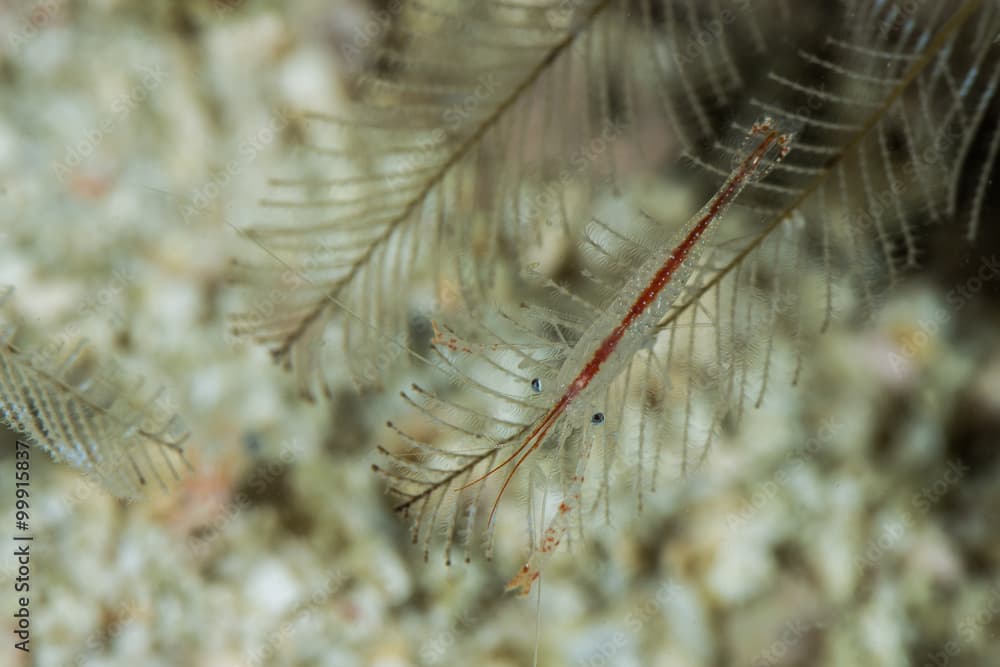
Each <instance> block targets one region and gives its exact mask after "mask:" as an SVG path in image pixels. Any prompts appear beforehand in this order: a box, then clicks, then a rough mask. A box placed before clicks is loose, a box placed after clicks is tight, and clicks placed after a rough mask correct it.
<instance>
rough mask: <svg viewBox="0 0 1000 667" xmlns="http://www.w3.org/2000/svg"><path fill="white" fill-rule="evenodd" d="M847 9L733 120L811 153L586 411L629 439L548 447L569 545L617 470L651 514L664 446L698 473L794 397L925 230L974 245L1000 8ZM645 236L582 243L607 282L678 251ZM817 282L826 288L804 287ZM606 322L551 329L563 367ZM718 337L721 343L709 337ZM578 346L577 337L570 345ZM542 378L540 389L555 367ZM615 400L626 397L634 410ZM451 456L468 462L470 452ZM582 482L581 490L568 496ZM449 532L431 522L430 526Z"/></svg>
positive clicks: (915, 255) (992, 114)
mask: <svg viewBox="0 0 1000 667" xmlns="http://www.w3.org/2000/svg"><path fill="white" fill-rule="evenodd" d="M848 4H849V5H850V6H849V7H847V8H846V9H845V13H844V17H845V25H844V27H843V29H842V30H840V31H836V32H834V33H832V34H831V35H830V36H829V37H828V38H827V40H826V41H825V43H824V44H823V45H822V48H819V49H817V48H815V45H808V47H809V48H806V46H807V45H803V48H802V49H801V50H800V51H801V52H800V53H799V55H798V57H797V61H798V62H797V63H790V62H783V63H779V64H778V66H776V67H775V68H774V71H773V72H772V74H771V76H770V86H769V87H768V86H761V87H760V89H759V90H758V91H756V92H755V93H754V95H753V96H752V97H749V98H748V99H747V100H746V101H745V102H746V104H745V105H744V106H746V107H747V109H746V110H745V111H744V112H742V113H739V114H737V115H736V116H735V117H737V118H740V117H748V115H749V114H751V113H752V114H756V115H759V114H760V113H762V112H763V113H768V114H772V115H774V116H775V118H776V120H777V121H778V122H779V123H789V122H791V123H794V124H797V125H798V126H800V132H799V137H798V138H797V141H796V150H795V151H794V153H793V155H792V157H791V158H790V159H789V160H787V161H785V162H784V163H782V164H780V165H777V166H776V168H775V169H774V171H773V173H772V176H771V178H769V179H768V180H767V181H766V182H761V183H754V184H750V185H749V186H748V190H749V192H748V193H747V195H746V196H745V200H744V201H743V202H741V203H745V204H746V205H747V209H748V210H749V211H750V212H751V213H752V215H751V216H745V217H744V219H743V220H742V221H741V222H739V223H732V224H730V225H729V228H728V229H727V233H726V234H725V236H727V237H728V238H729V240H728V242H726V243H720V244H718V245H716V246H715V247H714V249H713V251H712V252H711V253H710V254H708V255H706V257H705V260H704V262H703V263H701V264H700V265H699V268H698V270H697V271H694V272H693V273H692V274H691V276H690V277H689V279H688V280H687V282H686V283H684V284H683V286H682V288H681V289H680V291H678V292H676V293H675V294H674V297H675V300H674V301H673V302H672V303H671V306H670V308H669V311H668V312H667V313H666V314H665V316H664V317H663V319H662V320H661V321H660V323H659V326H658V327H657V328H656V329H655V331H654V332H653V333H652V334H651V340H650V342H649V344H648V345H647V346H645V347H642V346H640V347H639V348H636V349H635V350H634V351H633V353H632V354H631V356H630V357H629V358H628V359H626V360H624V361H623V363H622V364H621V365H620V366H619V367H618V375H617V378H616V380H615V381H614V382H609V383H607V384H606V385H605V389H606V392H607V393H605V394H604V395H602V396H601V397H600V398H599V399H598V400H596V401H594V402H588V403H587V405H586V409H595V406H597V405H599V404H605V405H608V406H614V407H606V408H601V409H602V410H603V413H602V422H603V420H604V419H606V418H607V419H612V415H619V416H618V417H617V425H618V430H615V431H611V430H605V431H604V433H605V434H608V433H614V434H615V436H614V437H610V436H606V441H605V442H602V445H601V446H600V447H597V448H596V449H594V448H593V447H592V445H593V444H594V440H593V438H592V437H586V438H583V439H581V438H580V435H581V433H580V431H582V430H586V422H585V421H584V420H577V425H578V426H581V427H582V428H577V429H576V430H573V429H569V430H566V429H560V430H558V431H557V432H556V434H555V435H554V436H552V437H551V438H550V439H549V440H547V441H546V442H550V446H551V447H553V448H555V447H558V449H560V450H566V451H569V452H570V455H569V460H571V461H572V462H573V465H570V466H569V467H566V466H565V465H563V466H561V469H562V471H563V473H564V475H563V476H562V479H563V480H564V482H563V486H562V492H563V501H562V502H564V503H565V507H566V511H565V512H560V513H559V515H558V516H556V517H555V518H554V519H553V523H552V525H551V526H550V528H551V533H548V535H549V536H551V537H552V539H553V540H554V541H556V542H558V541H560V540H561V537H562V535H563V534H564V533H565V531H566V530H568V528H569V521H570V518H569V517H571V516H572V517H579V516H580V514H581V512H576V511H574V510H575V509H576V508H577V507H582V506H593V504H594V503H595V502H600V500H601V498H604V499H605V502H606V498H607V493H606V488H607V484H608V483H609V480H610V477H611V476H612V474H611V471H612V470H614V469H616V466H619V467H620V462H621V461H623V460H624V461H626V464H625V467H626V468H627V469H628V470H630V471H631V472H630V474H629V478H630V481H631V482H632V483H633V484H634V485H635V487H636V488H637V490H638V492H639V503H640V505H641V502H642V493H643V488H644V487H645V486H646V485H647V484H649V486H653V485H655V481H656V477H657V474H658V472H659V469H660V467H661V466H660V460H661V458H662V450H663V446H664V444H666V443H669V444H670V445H671V446H672V447H673V448H675V451H678V452H679V453H680V456H679V459H680V463H681V466H682V468H683V467H685V466H686V465H687V463H688V462H689V461H690V460H691V458H692V457H691V456H689V454H688V452H689V449H694V450H695V451H697V450H700V451H701V452H704V451H707V447H708V446H709V445H710V444H711V442H712V438H713V434H715V433H716V432H717V431H718V428H719V426H720V425H721V424H722V423H724V422H726V423H730V422H735V421H736V420H738V419H739V417H740V416H741V415H742V414H743V412H744V411H745V410H746V409H749V408H750V407H752V406H759V405H760V404H761V402H762V401H763V400H764V397H765V395H766V393H767V389H768V386H769V384H770V383H772V382H774V381H776V379H777V373H778V372H779V371H780V372H781V374H782V375H784V379H786V380H790V381H793V382H794V381H796V380H797V379H798V376H799V372H800V367H801V364H802V357H803V349H804V347H805V345H806V344H807V342H808V340H809V338H810V336H812V335H814V334H816V333H819V332H820V331H822V330H823V329H825V328H826V327H827V326H828V325H829V322H830V320H831V319H832V317H833V316H834V315H835V314H848V313H850V312H851V310H852V307H851V306H852V305H857V306H860V307H861V310H867V309H870V308H871V307H872V306H874V305H875V304H876V303H877V300H878V297H879V293H880V291H881V290H882V289H883V288H884V287H885V286H886V285H891V284H892V283H893V282H894V281H896V280H897V279H898V278H899V275H900V274H901V272H902V271H904V270H905V269H907V268H910V267H913V266H915V265H917V264H918V262H919V261H920V260H921V241H922V238H923V236H924V234H923V228H925V227H927V226H928V225H930V224H932V223H938V224H940V225H942V226H947V227H948V228H950V229H951V230H952V231H953V233H954V234H955V235H956V236H960V235H972V234H974V233H975V231H976V225H977V224H978V223H977V222H976V221H977V220H978V219H979V217H980V214H981V211H980V210H979V209H980V207H981V206H982V201H983V199H984V192H985V190H984V188H985V183H987V182H988V181H989V174H990V172H991V171H992V170H993V168H994V164H993V158H994V157H995V153H996V151H994V150H992V145H993V141H992V138H993V137H995V136H996V132H997V130H996V127H995V126H993V125H992V124H993V123H995V122H996V121H995V119H996V117H997V113H996V108H995V107H996V100H995V91H996V84H997V77H998V75H1000V74H998V73H1000V53H998V49H997V47H996V46H994V45H993V44H992V36H993V35H995V34H996V32H997V28H998V27H1000V16H998V10H997V8H996V7H995V6H993V5H989V4H987V3H983V2H977V1H969V2H964V3H958V4H955V5H949V4H948V3H945V4H944V5H935V6H934V7H926V8H921V9H920V10H919V11H918V12H917V13H916V14H915V15H911V16H910V17H908V18H907V20H905V21H898V20H897V17H896V16H895V14H894V12H895V9H894V7H892V6H889V5H884V4H872V3H865V2H856V3H848ZM886 26H888V27H886ZM803 81H805V83H803ZM814 82H821V84H816V83H814ZM987 119H989V123H991V125H989V126H987V125H986V123H987ZM977 137H983V138H986V139H985V141H986V142H987V144H988V146H989V147H990V148H989V149H988V150H987V154H988V155H989V156H992V157H990V159H989V160H987V161H986V162H985V163H984V164H981V165H980V166H979V168H978V170H977V171H975V172H970V171H969V170H968V169H967V162H968V160H967V155H968V152H969V150H970V146H971V145H972V144H973V143H974V142H975V141H976V139H977ZM720 148H721V149H722V150H721V151H716V152H717V153H719V154H721V155H722V159H719V158H715V159H713V158H711V157H709V156H706V155H705V154H702V153H698V154H695V155H694V156H693V157H692V159H693V161H694V162H695V163H696V164H698V165H699V166H701V167H703V168H705V169H707V170H708V171H709V172H710V173H719V174H724V173H727V172H728V171H729V169H730V168H731V165H727V164H725V163H726V162H727V161H728V158H726V154H727V152H728V150H729V149H727V148H726V147H725V146H721V147H720ZM962 202H967V204H966V205H964V206H963V205H962ZM629 234H630V232H629V231H628V230H621V231H618V230H615V229H614V226H613V225H608V224H606V223H604V222H598V223H596V224H594V225H592V226H591V228H590V229H589V230H588V232H587V234H586V236H585V239H584V244H585V246H589V247H591V248H592V249H593V250H594V251H595V254H596V255H597V257H596V264H597V265H598V266H599V267H600V268H603V269H610V270H612V271H616V270H617V271H620V270H622V269H623V268H626V267H630V266H637V265H640V264H641V263H642V258H643V257H644V253H645V251H646V250H647V249H649V248H656V249H660V250H662V249H664V248H666V249H667V250H669V249H670V248H671V247H672V246H671V245H669V244H667V245H664V244H663V243H659V244H657V243H644V242H643V241H642V240H641V239H639V238H630V237H629ZM661 238H662V237H661ZM814 275H820V276H822V277H823V278H822V280H820V281H818V282H815V281H811V280H802V279H801V278H802V277H803V276H814ZM614 289H615V288H612V289H611V290H610V294H614ZM612 302H613V301H612ZM566 303H569V300H565V299H564V304H563V305H566ZM607 308H608V306H607V303H605V304H600V305H598V306H597V308H596V310H593V309H591V310H592V312H591V314H589V315H588V314H587V312H585V311H587V309H586V308H585V309H584V311H582V312H577V313H573V314H564V315H560V316H559V317H553V318H550V321H551V326H550V329H549V331H550V334H552V335H551V336H550V338H552V339H553V343H555V338H558V339H559V343H560V344H562V345H564V346H568V347H567V348H566V349H567V351H566V352H564V354H563V357H562V358H563V359H566V358H569V357H570V356H571V355H572V352H571V351H569V349H570V348H572V346H573V345H574V343H573V342H572V340H571V338H572V333H573V331H574V330H575V329H576V330H578V329H579V327H575V326H574V323H575V322H590V321H593V320H594V319H600V318H601V317H602V314H603V313H604V312H606V310H607ZM588 318H589V320H588ZM610 324H611V322H609V325H610ZM704 325H709V326H710V329H709V330H710V331H711V332H712V334H711V335H701V334H697V335H696V332H697V331H699V329H701V328H702V327H703V326H704ZM605 330H608V328H605ZM780 332H784V333H785V334H787V336H779V335H778V334H779V333H780ZM556 334H558V336H556ZM566 334H570V338H567V339H566V340H563V338H564V337H565V336H566ZM779 339H790V340H791V341H792V348H793V349H792V350H791V358H789V356H788V351H786V350H779V349H778V348H779V346H780V343H779V342H778V340H779ZM468 349H469V350H472V351H475V352H476V353H477V354H481V353H482V352H483V348H475V347H472V346H469V347H468ZM534 367H535V368H537V369H538V370H536V371H534V372H536V373H538V376H539V377H541V376H542V374H543V370H544V369H545V368H548V366H545V365H539V364H536V365H535V366H534ZM507 368H510V367H509V366H508V367H507ZM549 374H550V375H551V370H550V371H549ZM556 377H557V378H559V377H560V376H559V374H558V373H556ZM460 381H461V380H460ZM494 382H495V380H494ZM475 384H476V386H477V389H478V390H481V391H486V392H488V391H490V390H491V388H492V387H494V386H496V385H495V384H494V383H491V382H490V381H489V380H476V382H475ZM557 384H558V382H557ZM616 392H617V395H618V396H621V397H622V398H621V399H620V400H619V401H618V402H615V401H614V396H615V395H616ZM538 414H545V412H544V409H543V412H541V413H534V414H528V415H526V419H525V420H524V421H522V422H520V424H521V425H522V426H521V428H522V429H528V428H529V426H527V424H531V423H534V422H532V420H533V419H534V420H537V419H538ZM595 414H596V413H595ZM446 428H451V427H448V426H446ZM452 431H453V432H452V435H453V436H455V434H456V433H457V432H459V431H458V430H457V429H452ZM469 431H470V432H471V433H476V431H475V429H469ZM524 432H529V433H530V431H522V432H520V433H515V434H513V435H512V436H506V437H507V439H501V440H498V441H494V445H495V448H493V449H488V450H484V451H489V452H490V456H491V457H494V458H491V459H490V462H489V463H486V462H485V459H486V457H485V456H483V458H482V459H478V460H476V462H475V466H478V468H477V469H473V468H474V467H475V466H469V467H467V468H465V469H463V474H465V473H466V472H467V473H468V477H470V478H472V479H473V480H474V479H476V477H475V475H476V474H480V475H481V474H482V473H483V469H489V467H490V466H491V465H493V462H494V461H495V459H496V458H500V457H503V458H500V460H501V461H503V460H507V459H508V458H509V455H508V454H506V453H505V452H504V448H509V447H510V446H511V445H512V444H514V443H516V442H517V438H518V437H523V433H524ZM456 439H457V440H458V441H461V437H456ZM556 442H558V445H556V444H554V443H556ZM424 445H425V446H426V443H424ZM629 447H630V448H631V449H627V448H629ZM451 451H452V452H454V453H456V454H458V455H461V454H465V453H466V452H465V450H463V449H461V448H460V447H458V448H457V449H456V448H455V447H454V446H453V448H452V450H451ZM591 452H597V453H598V454H599V455H600V457H601V463H600V468H599V470H598V474H597V475H596V477H597V480H598V481H597V482H594V484H595V487H594V491H593V492H592V493H590V494H589V498H590V500H589V501H586V502H585V501H584V500H583V499H584V498H587V497H588V494H587V493H586V492H585V489H584V479H583V478H584V474H583V471H584V469H585V467H586V462H587V461H588V460H589V459H590V458H591ZM626 452H627V454H626ZM699 455H700V454H699ZM557 467H560V466H558V465H557ZM567 471H571V473H570V474H569V475H568V476H567V475H566V474H565V473H566V472H567ZM419 474H420V473H419V466H417V471H416V472H414V471H412V470H411V472H410V473H409V475H408V476H406V477H405V479H406V480H408V481H409V482H413V481H415V480H417V479H420V478H419ZM414 475H416V476H414ZM594 477H595V475H588V476H587V480H592V479H593V478H594ZM574 478H576V482H578V483H579V488H574V487H573V486H572V484H571V483H569V482H566V481H565V480H573V479H574ZM439 481H440V480H436V479H432V478H423V479H420V482H421V483H423V484H424V485H425V488H426V489H430V490H434V489H437V488H442V487H441V485H439ZM588 483H589V482H588ZM450 485H451V479H449V486H448V487H447V488H451V486H450ZM396 488H397V489H399V488H400V487H399V486H396ZM475 488H476V487H475V486H473V487H471V488H470V489H466V490H465V491H463V493H467V492H468V491H471V490H472V489H475ZM404 493H408V492H404ZM433 494H434V491H431V492H430V493H424V492H421V493H413V494H411V495H410V496H409V499H408V501H407V502H409V503H411V504H412V503H424V502H430V500H429V499H430V497H431V496H433ZM473 506H474V505H473ZM468 512H469V514H471V513H473V512H474V510H472V509H470V510H468ZM436 518H437V515H436V512H431V519H432V521H431V524H432V525H433V523H434V521H433V519H436ZM426 519H427V515H426V513H425V512H423V510H421V512H420V515H419V516H418V517H417V525H418V526H420V525H424V526H426V525H427V524H426V523H424V522H425V521H426ZM581 525H582V524H581ZM418 530H419V528H418ZM429 531H430V529H429V528H428V533H427V535H428V539H429V535H430V532H429ZM543 543H544V540H543ZM543 546H544V544H543ZM550 551H551V549H549V548H547V547H546V548H544V549H541V548H536V549H535V551H534V556H533V557H532V559H531V560H530V561H529V564H528V565H527V566H526V568H525V570H523V572H522V574H521V575H519V576H518V577H517V578H515V580H514V581H513V582H512V583H513V584H514V586H515V587H518V588H521V589H522V591H523V590H526V589H527V588H528V587H530V584H531V581H532V580H533V578H534V576H536V575H537V572H538V567H539V563H538V561H539V560H540V559H541V558H543V557H544V554H546V553H549V552H550Z"/></svg>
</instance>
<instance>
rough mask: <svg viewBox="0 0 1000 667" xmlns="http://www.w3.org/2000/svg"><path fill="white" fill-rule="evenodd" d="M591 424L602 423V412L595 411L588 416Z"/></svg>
mask: <svg viewBox="0 0 1000 667" xmlns="http://www.w3.org/2000/svg"><path fill="white" fill-rule="evenodd" d="M590 423H591V424H603V423H604V413H603V412H595V413H594V416H593V417H591V418H590Z"/></svg>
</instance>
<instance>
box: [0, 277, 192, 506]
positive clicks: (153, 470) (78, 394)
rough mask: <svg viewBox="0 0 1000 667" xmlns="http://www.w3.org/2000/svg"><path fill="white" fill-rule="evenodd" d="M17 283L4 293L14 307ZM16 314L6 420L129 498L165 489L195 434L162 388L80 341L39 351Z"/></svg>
mask: <svg viewBox="0 0 1000 667" xmlns="http://www.w3.org/2000/svg"><path fill="white" fill-rule="evenodd" d="M12 292H13V288H10V287H7V288H4V289H3V291H2V294H0V308H3V309H5V310H9V307H10V305H9V303H8V301H9V300H10V296H11V294H12ZM19 331H20V328H19V327H17V326H16V325H15V324H14V322H13V318H5V320H4V321H3V322H2V323H0V419H2V420H3V421H4V422H5V423H6V424H7V425H8V426H10V427H11V428H13V429H14V430H16V431H18V432H19V433H22V434H24V435H25V436H27V437H28V439H29V441H30V442H32V443H33V444H35V445H38V446H39V447H41V448H42V449H44V450H45V451H47V452H48V453H49V454H50V455H51V456H52V458H53V459H55V460H56V461H63V462H66V463H68V464H69V465H71V466H73V467H74V468H77V469H78V470H80V471H81V472H83V473H85V474H88V475H93V476H94V477H95V479H96V480H97V481H99V482H100V483H101V484H102V485H103V486H104V487H105V488H107V489H108V490H109V491H111V492H112V493H115V494H116V495H118V496H121V497H124V498H134V497H137V496H140V495H142V494H144V493H146V492H148V490H149V489H148V487H149V484H150V483H151V482H152V483H154V484H157V485H158V486H160V488H161V489H166V488H167V485H168V484H169V483H170V482H172V481H174V480H176V479H177V478H178V476H179V474H180V473H181V472H182V469H183V468H184V467H188V468H189V467H190V465H189V464H188V462H187V460H186V459H185V458H184V450H183V448H182V445H183V444H184V441H185V440H186V439H187V437H188V431H187V430H186V428H185V427H184V424H183V422H182V421H181V419H180V417H179V416H178V415H176V414H174V413H172V412H170V411H168V410H165V409H164V406H163V404H162V400H161V399H162V392H159V391H155V392H150V391H148V388H146V387H143V382H142V380H141V379H140V380H139V381H137V382H130V381H127V380H126V379H125V378H123V377H122V376H121V373H120V372H119V370H118V369H117V368H116V367H113V366H110V365H105V366H104V368H97V367H95V362H94V359H93V354H92V352H91V351H90V349H89V348H88V347H87V346H86V345H85V342H84V341H81V342H79V343H77V344H76V345H74V346H73V347H71V348H68V347H66V346H65V345H64V344H63V343H61V342H57V341H50V343H49V344H47V345H46V346H44V347H41V348H39V349H37V350H36V351H34V352H28V351H25V350H24V349H23V348H22V346H21V345H20V344H18V343H17V338H18V336H19Z"/></svg>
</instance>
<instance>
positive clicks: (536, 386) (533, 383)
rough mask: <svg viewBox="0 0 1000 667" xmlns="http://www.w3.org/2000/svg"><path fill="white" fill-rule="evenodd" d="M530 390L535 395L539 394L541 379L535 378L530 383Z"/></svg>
mask: <svg viewBox="0 0 1000 667" xmlns="http://www.w3.org/2000/svg"><path fill="white" fill-rule="evenodd" d="M531 389H532V391H534V392H535V393H536V394H540V393H541V392H542V381H541V379H539V378H535V379H534V380H532V381H531Z"/></svg>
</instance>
